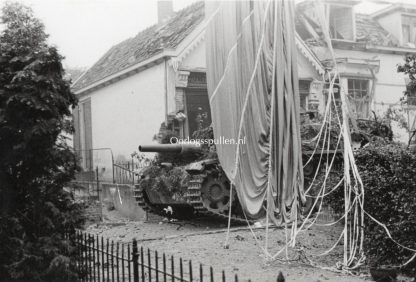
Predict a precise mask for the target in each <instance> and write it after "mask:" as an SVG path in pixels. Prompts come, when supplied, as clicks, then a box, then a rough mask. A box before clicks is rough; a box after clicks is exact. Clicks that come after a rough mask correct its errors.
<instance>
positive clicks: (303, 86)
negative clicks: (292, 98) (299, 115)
mask: <svg viewBox="0 0 416 282" xmlns="http://www.w3.org/2000/svg"><path fill="white" fill-rule="evenodd" d="M310 85H311V81H310V80H299V98H300V99H299V101H300V111H301V112H307V111H308V110H309V109H308V96H309V87H310Z"/></svg>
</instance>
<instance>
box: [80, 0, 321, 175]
mask: <svg viewBox="0 0 416 282" xmlns="http://www.w3.org/2000/svg"><path fill="white" fill-rule="evenodd" d="M158 5H159V7H158V8H159V11H158V15H159V22H158V23H157V24H155V25H153V26H151V27H149V28H147V29H145V30H143V31H142V32H140V33H139V34H137V35H136V36H135V37H134V38H129V39H127V40H125V41H123V42H121V43H119V44H117V45H115V46H113V47H112V48H111V49H110V50H109V51H108V52H107V53H106V54H104V55H103V56H102V58H101V59H99V60H98V62H96V63H95V64H94V65H93V66H92V67H91V68H90V69H88V70H87V71H86V72H85V73H84V74H83V75H82V76H81V77H80V78H79V79H78V80H77V81H75V83H74V85H73V90H74V92H75V94H76V95H77V96H78V98H79V106H78V108H77V109H76V110H75V111H74V121H75V128H76V134H75V136H74V147H75V149H76V150H79V151H80V152H82V155H83V157H84V158H83V159H84V161H83V166H84V168H85V169H92V168H95V166H96V165H97V163H103V162H108V157H106V160H103V159H102V158H103V157H102V156H103V155H104V153H102V154H100V153H98V152H100V148H111V150H112V152H113V155H114V158H115V159H123V158H124V159H128V158H129V157H130V154H131V153H133V152H134V151H137V147H138V145H139V144H149V143H151V142H155V141H154V136H155V135H157V134H158V133H159V131H160V130H163V129H171V130H174V131H176V132H177V133H178V134H179V135H180V136H182V137H186V136H190V135H191V134H192V132H193V131H195V130H196V129H197V127H198V122H199V121H200V120H199V121H198V120H197V117H198V116H201V114H202V116H204V117H205V119H204V120H203V122H204V124H205V125H209V124H210V123H211V113H210V106H209V101H208V94H207V85H206V72H205V71H206V63H205V44H204V31H205V27H206V24H207V19H206V18H207V17H205V8H204V3H203V2H198V3H195V4H193V5H191V6H189V7H187V8H185V9H183V10H181V11H179V12H176V13H174V12H173V11H172V2H169V1H164V2H159V4H158ZM296 45H297V50H298V54H299V56H298V57H299V59H298V61H299V69H300V78H301V81H300V86H301V95H302V97H303V99H302V105H303V108H307V104H308V103H309V102H311V101H312V102H313V101H314V100H313V99H309V100H310V101H309V100H308V98H307V97H309V94H310V92H312V93H315V94H317V93H318V90H319V87H318V88H316V87H311V84H313V83H312V82H313V81H318V80H319V79H320V77H321V76H322V74H323V73H324V69H323V66H322V64H321V63H320V62H319V60H318V59H317V57H316V56H315V55H314V54H313V53H312V52H311V51H310V50H309V48H308V47H307V45H306V44H305V43H304V42H303V41H302V40H301V39H300V38H299V37H298V38H297V41H296ZM318 86H319V85H318ZM310 89H312V90H310ZM315 98H316V97H315ZM315 100H316V99H315ZM91 149H94V150H95V151H94V152H95V153H90V152H89V150H91ZM104 151H105V150H103V152H104ZM107 153H108V151H107ZM107 156H108V155H107Z"/></svg>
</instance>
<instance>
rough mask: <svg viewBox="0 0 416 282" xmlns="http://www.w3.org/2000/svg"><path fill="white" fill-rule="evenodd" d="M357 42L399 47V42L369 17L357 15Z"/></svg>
mask: <svg viewBox="0 0 416 282" xmlns="http://www.w3.org/2000/svg"><path fill="white" fill-rule="evenodd" d="M355 24H356V40H357V42H368V43H371V44H373V45H377V46H398V45H399V42H398V40H397V39H396V38H394V37H393V36H392V35H391V34H389V33H388V32H387V31H386V30H385V29H384V28H382V27H381V25H380V24H378V23H377V22H376V21H375V20H373V19H372V18H371V16H369V15H365V14H355Z"/></svg>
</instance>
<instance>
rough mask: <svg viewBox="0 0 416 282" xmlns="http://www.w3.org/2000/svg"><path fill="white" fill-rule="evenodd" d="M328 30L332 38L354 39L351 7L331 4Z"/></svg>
mask: <svg viewBox="0 0 416 282" xmlns="http://www.w3.org/2000/svg"><path fill="white" fill-rule="evenodd" d="M329 30H330V33H331V38H333V39H343V40H355V39H354V22H353V10H352V7H346V6H336V5H331V6H330V10H329Z"/></svg>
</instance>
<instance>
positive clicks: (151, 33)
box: [72, 2, 205, 91]
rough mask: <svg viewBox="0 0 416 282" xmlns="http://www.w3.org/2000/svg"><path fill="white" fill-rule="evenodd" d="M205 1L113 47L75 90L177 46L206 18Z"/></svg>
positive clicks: (74, 86) (79, 82) (85, 75)
mask: <svg viewBox="0 0 416 282" xmlns="http://www.w3.org/2000/svg"><path fill="white" fill-rule="evenodd" d="M204 16H205V11H204V2H196V3H194V4H192V5H190V6H188V7H186V8H184V9H182V10H180V11H178V12H176V13H175V15H174V16H173V17H172V18H171V19H170V20H168V21H167V22H166V23H164V24H162V25H158V24H156V25H153V26H150V27H148V28H146V29H145V30H143V31H141V32H140V33H139V34H137V35H136V36H135V37H133V38H129V39H126V40H124V41H123V42H121V43H119V44H117V45H115V46H113V47H111V48H110V50H108V51H107V52H106V53H105V54H104V56H102V57H101V58H100V59H99V60H98V61H97V62H96V63H95V64H94V65H93V66H92V67H91V68H90V69H89V70H88V71H87V72H86V73H85V74H84V75H83V76H82V77H81V78H80V79H79V80H78V81H77V82H76V83H75V84H74V85H73V86H72V89H73V90H74V91H77V90H80V89H82V88H85V87H87V86H89V85H91V84H93V83H95V82H97V81H99V80H101V79H103V78H106V77H108V76H110V75H113V74H116V73H118V72H120V71H122V70H123V69H126V68H128V67H131V66H132V65H135V64H137V63H140V62H142V61H144V60H147V59H149V58H151V57H153V56H155V55H156V54H158V53H161V52H162V51H163V50H164V49H175V48H176V47H177V46H178V45H179V44H180V43H181V42H182V41H183V40H184V39H185V38H186V36H188V35H189V34H190V33H191V32H192V31H193V30H194V29H195V28H196V27H197V26H198V24H199V23H200V22H201V21H202V20H203V19H204Z"/></svg>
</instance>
